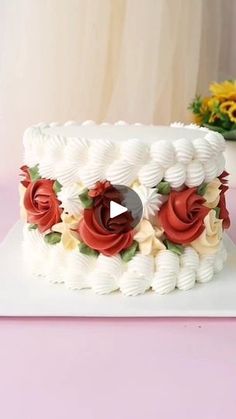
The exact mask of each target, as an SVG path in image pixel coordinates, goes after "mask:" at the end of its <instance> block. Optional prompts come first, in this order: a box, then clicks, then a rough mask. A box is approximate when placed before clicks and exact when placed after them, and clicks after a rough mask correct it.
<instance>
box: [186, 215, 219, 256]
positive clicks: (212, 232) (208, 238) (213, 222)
mask: <svg viewBox="0 0 236 419" xmlns="http://www.w3.org/2000/svg"><path fill="white" fill-rule="evenodd" d="M204 226H205V229H204V230H203V232H202V233H201V235H200V236H199V237H198V238H197V239H196V240H194V241H193V242H192V243H191V245H192V247H193V248H194V249H195V250H196V251H197V252H198V253H199V254H200V255H212V254H214V253H216V252H217V250H218V249H219V245H220V242H221V239H222V233H223V228H222V220H219V219H218V218H217V217H216V212H215V210H214V209H211V210H210V212H209V213H208V214H207V215H206V217H205V218H204Z"/></svg>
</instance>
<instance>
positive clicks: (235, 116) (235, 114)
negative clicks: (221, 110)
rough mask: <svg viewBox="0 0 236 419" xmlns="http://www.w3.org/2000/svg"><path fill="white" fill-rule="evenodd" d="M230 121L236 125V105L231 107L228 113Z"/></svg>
mask: <svg viewBox="0 0 236 419" xmlns="http://www.w3.org/2000/svg"><path fill="white" fill-rule="evenodd" d="M228 115H229V119H230V121H232V122H234V123H236V103H234V105H232V106H231V108H230V109H229V111H228Z"/></svg>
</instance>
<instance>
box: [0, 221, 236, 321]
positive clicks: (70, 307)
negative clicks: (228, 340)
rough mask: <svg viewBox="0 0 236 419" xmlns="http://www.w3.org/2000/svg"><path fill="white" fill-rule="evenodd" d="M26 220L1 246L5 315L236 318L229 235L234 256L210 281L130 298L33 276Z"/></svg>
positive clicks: (0, 300)
mask: <svg viewBox="0 0 236 419" xmlns="http://www.w3.org/2000/svg"><path fill="white" fill-rule="evenodd" d="M21 242H22V223H21V222H20V221H19V222H17V223H16V224H15V225H14V226H13V227H12V229H11V230H10V232H9V233H8V235H7V237H6V238H5V240H4V241H3V242H2V243H1V245H0V268H1V269H0V272H1V273H0V316H37V317H38V316H66V317H71V316H73V317H77V316H78V317H79V316H81V317H195V316H196V317H236V246H235V245H234V244H233V242H232V241H231V240H230V239H229V237H227V236H226V237H225V245H226V247H227V250H228V260H227V262H226V265H225V268H224V270H223V271H222V272H220V273H219V274H217V275H216V276H215V278H214V279H213V280H212V281H211V282H209V283H206V284H196V285H195V287H194V288H192V289H191V290H189V291H179V290H177V289H176V290H175V291H173V292H172V293H170V294H168V295H158V294H155V293H154V292H152V291H150V292H146V293H145V294H144V295H140V296H137V297H125V296H124V295H123V294H121V293H120V292H114V293H111V294H108V295H101V296H100V295H97V294H94V293H93V292H92V291H91V290H80V291H73V290H68V289H67V288H66V287H65V285H63V284H50V283H49V282H47V281H46V280H44V279H42V278H36V279H35V278H30V277H29V276H28V274H27V273H26V272H25V269H24V266H23V262H22V256H21V255H22V250H21Z"/></svg>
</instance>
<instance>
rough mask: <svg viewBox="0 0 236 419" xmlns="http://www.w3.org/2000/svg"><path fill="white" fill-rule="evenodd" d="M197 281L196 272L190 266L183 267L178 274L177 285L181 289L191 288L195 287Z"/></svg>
mask: <svg viewBox="0 0 236 419" xmlns="http://www.w3.org/2000/svg"><path fill="white" fill-rule="evenodd" d="M195 281H196V272H195V271H194V270H193V269H190V268H188V267H186V268H181V269H180V270H179V272H178V275H177V283H176V286H177V288H179V289H180V290H184V291H186V290H190V289H191V288H193V287H194V284H195Z"/></svg>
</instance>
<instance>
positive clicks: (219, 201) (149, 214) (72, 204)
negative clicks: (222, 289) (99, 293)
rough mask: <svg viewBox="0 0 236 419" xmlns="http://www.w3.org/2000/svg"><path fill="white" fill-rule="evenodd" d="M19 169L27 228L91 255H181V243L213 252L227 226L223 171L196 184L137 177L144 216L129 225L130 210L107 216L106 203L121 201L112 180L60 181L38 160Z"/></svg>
mask: <svg viewBox="0 0 236 419" xmlns="http://www.w3.org/2000/svg"><path fill="white" fill-rule="evenodd" d="M21 170H22V176H21V193H22V198H21V201H22V212H23V213H24V217H25V219H26V221H27V223H28V226H29V229H38V231H39V232H40V233H41V234H42V235H43V237H44V240H45V241H46V242H47V243H48V244H51V245H53V244H57V243H59V242H61V244H62V245H63V247H64V248H65V249H66V250H74V249H76V248H78V249H79V251H80V253H84V254H86V255H88V256H91V257H96V256H98V254H102V255H105V256H115V255H120V256H121V258H122V259H123V260H124V261H125V262H129V261H130V260H131V259H132V258H133V257H134V255H135V254H136V253H137V252H139V253H140V254H142V255H152V256H156V255H157V254H158V252H160V251H161V250H164V249H169V250H170V251H172V252H173V253H177V254H178V255H181V254H182V253H183V251H184V248H185V246H191V247H192V248H193V249H195V250H196V251H197V252H198V254H199V255H212V254H215V253H216V252H217V251H218V249H219V246H220V243H221V240H222V233H223V230H224V229H227V228H229V226H230V220H229V213H228V211H227V208H226V203H225V192H226V191H227V189H228V186H227V179H226V178H227V176H228V173H227V172H226V171H223V173H222V174H221V175H220V176H218V177H216V178H215V179H213V180H212V181H210V182H204V183H202V184H201V185H199V186H197V187H187V186H186V185H183V186H181V187H178V188H173V187H172V186H171V185H170V183H169V182H168V181H166V180H164V179H162V180H161V181H160V182H159V183H158V184H157V185H156V186H155V187H150V188H149V187H146V186H144V185H142V184H140V182H139V180H135V181H134V182H133V183H132V185H131V188H133V189H134V190H135V192H136V193H137V194H138V195H139V196H140V198H141V201H142V203H143V218H142V220H141V222H140V223H139V224H138V225H137V226H136V227H135V228H132V221H133V220H132V214H131V213H130V212H129V211H127V212H126V213H123V214H121V215H119V216H117V217H115V219H111V218H110V215H109V203H110V202H111V201H115V202H117V203H118V204H121V202H122V196H120V192H119V191H118V190H117V189H116V187H115V186H114V185H112V183H111V182H109V181H107V180H103V181H98V182H96V184H95V185H94V186H93V187H91V188H85V187H84V186H83V185H82V184H81V183H80V182H78V183H74V184H73V185H71V186H69V187H63V186H62V185H61V184H60V182H59V181H58V180H56V179H55V180H52V179H45V178H42V177H41V176H40V173H39V170H38V166H37V165H36V166H34V167H28V166H26V165H25V166H23V167H22V168H21Z"/></svg>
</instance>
